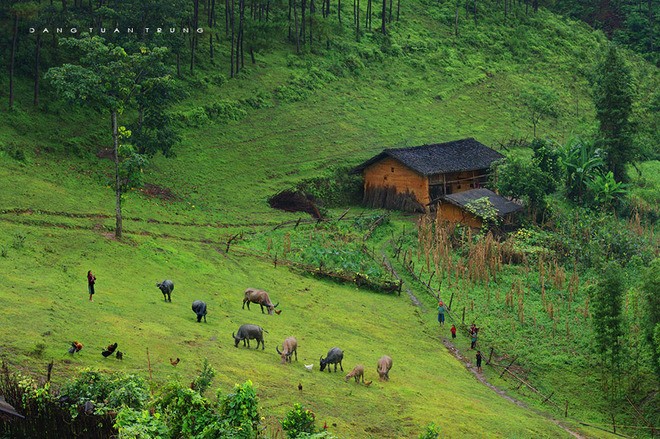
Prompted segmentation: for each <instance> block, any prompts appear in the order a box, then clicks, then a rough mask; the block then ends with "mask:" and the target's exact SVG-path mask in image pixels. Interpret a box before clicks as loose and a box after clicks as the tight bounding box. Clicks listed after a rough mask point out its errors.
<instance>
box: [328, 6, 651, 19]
mask: <svg viewBox="0 0 660 439" xmlns="http://www.w3.org/2000/svg"><path fill="white" fill-rule="evenodd" d="M649 1H650V0H649ZM337 20H339V24H341V0H337Z"/></svg>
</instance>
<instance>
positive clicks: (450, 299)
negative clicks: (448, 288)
mask: <svg viewBox="0 0 660 439" xmlns="http://www.w3.org/2000/svg"><path fill="white" fill-rule="evenodd" d="M452 300H454V292H453V291H452V293H451V296H450V297H449V306H448V307H447V309H448V310H449V311H451V302H452Z"/></svg>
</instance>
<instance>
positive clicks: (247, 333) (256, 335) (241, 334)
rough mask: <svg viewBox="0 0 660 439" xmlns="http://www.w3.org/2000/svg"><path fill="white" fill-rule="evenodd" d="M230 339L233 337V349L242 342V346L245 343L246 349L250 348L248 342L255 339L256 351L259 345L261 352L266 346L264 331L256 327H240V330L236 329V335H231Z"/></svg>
mask: <svg viewBox="0 0 660 439" xmlns="http://www.w3.org/2000/svg"><path fill="white" fill-rule="evenodd" d="M231 336H232V337H234V347H235V348H237V347H238V343H239V342H240V341H241V340H243V346H245V342H246V341H247V347H248V348H249V347H250V340H252V339H255V340H257V347H256V349H259V343H261V349H262V350H263V349H264V348H265V347H266V345H265V344H264V329H263V328H262V327H261V326H257V325H241V327H240V328H238V332H237V333H236V335H234V333H232V334H231Z"/></svg>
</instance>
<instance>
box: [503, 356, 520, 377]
mask: <svg viewBox="0 0 660 439" xmlns="http://www.w3.org/2000/svg"><path fill="white" fill-rule="evenodd" d="M516 358H518V357H513V360H511V363H509V365H508V366H507V367H505V368H504V370H503V371H502V373H501V374H500V378H502V376H503V375H504V374H505V373H506V372H508V371H509V368H510V367H511V366H512V365H513V363H515V362H516Z"/></svg>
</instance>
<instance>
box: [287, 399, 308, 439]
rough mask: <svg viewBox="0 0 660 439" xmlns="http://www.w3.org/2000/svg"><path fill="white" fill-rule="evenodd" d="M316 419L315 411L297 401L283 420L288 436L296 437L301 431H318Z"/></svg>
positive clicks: (293, 438)
mask: <svg viewBox="0 0 660 439" xmlns="http://www.w3.org/2000/svg"><path fill="white" fill-rule="evenodd" d="M315 421H316V419H315V416H314V412H312V411H311V410H309V409H306V408H304V407H303V406H302V404H299V403H296V404H294V405H293V410H291V411H289V412H288V413H287V414H286V417H285V418H284V419H283V420H282V421H281V422H282V429H283V430H284V431H286V435H287V437H288V438H291V439H295V438H297V437H299V436H300V435H301V433H314V432H315V431H316V429H315V427H314V423H315Z"/></svg>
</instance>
